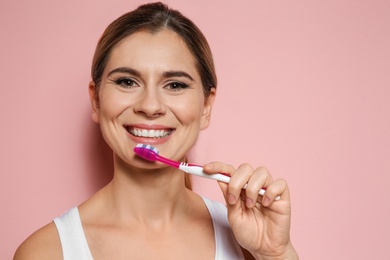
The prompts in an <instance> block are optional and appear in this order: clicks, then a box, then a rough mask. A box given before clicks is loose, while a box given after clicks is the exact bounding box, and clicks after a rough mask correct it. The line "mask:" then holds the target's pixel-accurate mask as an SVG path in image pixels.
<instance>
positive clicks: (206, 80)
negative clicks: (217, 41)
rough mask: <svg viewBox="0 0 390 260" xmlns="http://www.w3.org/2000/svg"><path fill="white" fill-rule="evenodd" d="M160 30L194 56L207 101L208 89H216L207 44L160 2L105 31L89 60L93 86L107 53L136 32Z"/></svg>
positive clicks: (143, 7) (126, 16)
mask: <svg viewBox="0 0 390 260" xmlns="http://www.w3.org/2000/svg"><path fill="white" fill-rule="evenodd" d="M163 29H169V30H171V31H173V32H175V33H177V34H178V35H179V36H180V37H181V39H182V40H183V41H184V42H185V43H186V45H187V47H188V49H189V50H190V51H191V53H192V54H193V55H194V57H195V60H196V64H195V66H196V68H197V70H198V73H199V75H200V78H201V80H202V85H203V91H204V94H205V96H206V97H207V96H208V95H209V94H210V89H211V88H213V87H214V88H215V87H216V86H217V76H216V73H215V68H214V61H213V57H212V53H211V50H210V47H209V45H208V43H207V40H206V38H205V36H204V35H203V33H202V32H201V31H200V30H199V28H198V27H197V26H196V25H195V24H194V23H193V22H192V21H191V20H190V19H188V18H187V17H185V16H184V15H182V14H181V13H180V12H179V11H177V10H173V9H170V8H169V7H168V6H167V5H165V4H163V3H160V2H157V3H149V4H145V5H141V6H139V7H138V8H137V9H135V10H134V11H131V12H128V13H126V14H124V15H122V16H121V17H119V18H118V19H116V20H115V21H113V22H112V23H111V24H110V25H109V26H108V27H107V29H106V30H105V31H104V33H103V35H102V36H101V38H100V40H99V42H98V44H97V47H96V50H95V54H94V57H93V62H92V71H91V73H92V80H93V81H94V82H95V86H97V87H99V85H100V82H101V80H102V75H103V71H104V69H105V67H106V65H107V62H108V59H109V57H110V53H111V51H112V49H113V48H114V47H115V46H116V45H117V44H118V43H119V42H120V41H121V40H123V39H124V38H126V37H127V36H130V35H132V34H134V33H135V32H138V31H140V30H147V31H149V32H151V33H157V32H159V31H161V30H163Z"/></svg>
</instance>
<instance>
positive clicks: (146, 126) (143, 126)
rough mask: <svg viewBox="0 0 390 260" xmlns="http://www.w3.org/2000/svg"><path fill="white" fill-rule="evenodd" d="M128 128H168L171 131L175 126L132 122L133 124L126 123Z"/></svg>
mask: <svg viewBox="0 0 390 260" xmlns="http://www.w3.org/2000/svg"><path fill="white" fill-rule="evenodd" d="M124 127H125V128H126V129H133V128H137V129H146V130H167V131H171V130H174V129H175V128H174V127H169V126H164V125H147V124H131V125H124Z"/></svg>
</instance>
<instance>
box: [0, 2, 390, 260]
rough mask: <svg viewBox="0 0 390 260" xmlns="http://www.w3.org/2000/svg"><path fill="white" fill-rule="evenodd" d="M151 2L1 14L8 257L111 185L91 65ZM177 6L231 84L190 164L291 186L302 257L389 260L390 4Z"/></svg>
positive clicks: (5, 9)
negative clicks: (114, 25)
mask: <svg viewBox="0 0 390 260" xmlns="http://www.w3.org/2000/svg"><path fill="white" fill-rule="evenodd" d="M141 3H144V2H143V1H124V0H122V1H119V0H117V1H102V0H101V1H97V0H84V1H53V0H36V1H28V0H23V1H1V2H0V33H1V36H0V37H1V40H0V57H1V59H0V75H1V78H0V84H1V85H0V106H1V109H0V120H1V128H0V129H1V132H0V133H1V135H0V138H1V139H0V144H1V145H0V156H1V157H0V162H1V163H0V174H1V187H0V203H1V213H0V259H10V258H12V255H13V253H14V251H15V249H16V247H17V246H18V245H19V244H20V243H21V242H22V241H23V240H24V239H25V238H26V237H27V236H28V235H29V234H30V233H32V232H33V231H34V230H36V229H38V228H39V227H41V226H43V225H44V224H46V223H48V222H49V221H51V219H52V218H53V217H55V216H57V215H60V214H62V213H63V212H64V211H65V210H66V209H68V208H69V207H72V206H74V205H77V204H79V203H80V202H82V201H83V200H85V199H86V198H88V197H89V196H90V195H91V194H92V193H93V192H95V191H96V190H97V189H99V188H100V187H102V186H103V185H104V184H105V183H106V182H107V181H108V180H109V178H110V173H111V160H110V158H111V157H110V152H109V151H108V150H107V147H106V146H105V144H104V143H103V141H102V140H101V138H100V135H99V130H98V128H97V125H95V124H93V123H92V121H91V117H90V114H91V112H90V107H89V100H88V95H87V85H88V82H89V80H90V76H89V71H90V63H91V58H92V53H93V50H94V47H95V45H96V42H97V40H98V38H99V36H100V35H101V33H102V31H103V29H104V28H105V27H106V26H107V25H108V23H109V22H111V21H112V20H113V19H114V18H116V17H117V16H119V15H120V14H122V13H124V12H126V11H129V10H131V9H133V8H134V7H136V6H138V5H139V4H141ZM166 3H168V4H171V6H172V7H175V8H177V9H179V10H181V11H182V12H183V13H184V14H186V15H188V16H189V17H190V18H192V19H193V20H194V21H195V22H196V23H197V24H198V25H199V27H200V28H201V29H202V30H203V31H204V33H205V35H206V36H207V38H208V39H209V42H210V45H211V47H212V49H213V52H214V57H215V62H216V67H217V72H218V75H219V91H218V97H217V102H216V105H215V108H214V111H213V119H212V124H211V127H210V128H209V129H208V130H206V131H204V132H203V133H202V135H201V139H200V140H199V142H198V144H197V146H196V148H195V149H194V151H193V152H192V154H191V161H193V162H194V163H205V162H208V161H211V160H220V161H223V162H227V163H230V164H233V165H236V166H238V165H239V164H240V163H242V162H249V163H251V164H253V165H265V166H267V167H268V168H269V170H270V171H271V173H272V174H273V175H274V176H275V178H279V177H280V178H285V179H287V180H288V182H289V185H290V188H291V193H292V203H293V220H292V240H293V243H294V245H295V247H296V249H297V250H298V252H299V254H300V256H301V259H316V260H321V259H390V251H389V249H388V247H389V239H388V238H389V232H390V224H389V219H390V203H389V202H388V200H389V198H390V134H389V133H390V1H388V0H382V1H381V0H365V1H364V0H361V1H352V0H349V1H348V0H327V1H323V0H301V1H298V0H297V1H293V0H289V1H286V0H272V1H271V0H252V1H210V0H207V1H206V0H201V1H200V0H193V1H179V0H177V1H174V0H171V1H166ZM194 182H195V189H196V190H197V191H198V192H199V193H201V194H203V195H206V196H209V197H211V198H214V199H217V200H222V197H221V195H220V191H219V189H218V187H217V185H216V183H215V182H213V181H209V180H198V179H196V180H194Z"/></svg>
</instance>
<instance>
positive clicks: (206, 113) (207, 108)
mask: <svg viewBox="0 0 390 260" xmlns="http://www.w3.org/2000/svg"><path fill="white" fill-rule="evenodd" d="M216 91H217V90H216V88H215V87H212V88H211V89H210V95H209V96H208V97H206V98H205V101H204V109H203V114H202V120H201V125H200V129H201V130H203V129H206V128H207V127H208V126H209V125H210V118H211V110H212V108H213V105H214V100H215V95H216Z"/></svg>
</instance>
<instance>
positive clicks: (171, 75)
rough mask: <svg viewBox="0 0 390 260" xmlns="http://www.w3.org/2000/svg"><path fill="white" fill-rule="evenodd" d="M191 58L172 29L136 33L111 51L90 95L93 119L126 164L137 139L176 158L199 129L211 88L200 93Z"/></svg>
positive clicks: (204, 120) (206, 112)
mask: <svg viewBox="0 0 390 260" xmlns="http://www.w3.org/2000/svg"><path fill="white" fill-rule="evenodd" d="M201 82H202V81H201V79H200V76H199V74H198V71H197V69H196V67H195V59H194V57H193V55H192V54H191V52H190V51H189V50H188V48H187V46H186V44H185V43H184V41H183V40H181V38H180V37H179V36H178V35H177V34H176V33H174V32H172V31H169V30H162V31H160V32H158V33H154V34H152V33H149V32H146V31H140V32H137V33H135V34H133V35H131V36H129V37H127V38H125V39H124V40H123V41H121V42H120V43H119V44H118V45H117V46H116V47H115V48H114V49H113V50H112V53H111V55H110V59H109V61H108V63H107V67H106V68H105V70H104V73H103V77H102V82H101V85H100V88H99V92H98V93H97V95H95V94H96V93H94V91H95V88H94V84H93V82H92V83H91V84H90V96H91V101H92V106H93V116H92V117H93V120H94V121H95V122H97V123H100V125H101V130H102V133H103V136H104V138H105V140H106V142H107V143H108V144H109V146H110V147H111V148H112V149H113V151H114V152H115V153H116V154H117V155H118V156H119V157H120V158H122V160H124V161H125V162H127V163H130V164H132V163H138V164H139V163H141V164H142V163H143V164H145V162H144V161H143V160H141V159H139V158H137V157H136V156H134V152H133V148H134V147H135V145H136V144H138V143H143V144H150V145H152V146H155V147H157V148H158V149H159V151H160V154H161V155H163V156H165V157H168V158H171V159H174V160H182V159H183V158H184V156H185V155H186V153H187V152H188V151H189V149H190V148H191V147H192V146H193V145H194V143H195V141H196V139H197V137H198V134H199V131H200V130H201V129H204V128H206V127H207V126H208V124H209V119H210V112H211V107H212V104H213V101H214V95H215V92H214V90H213V91H212V93H211V95H210V97H208V98H205V96H204V94H203V86H202V84H201Z"/></svg>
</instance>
